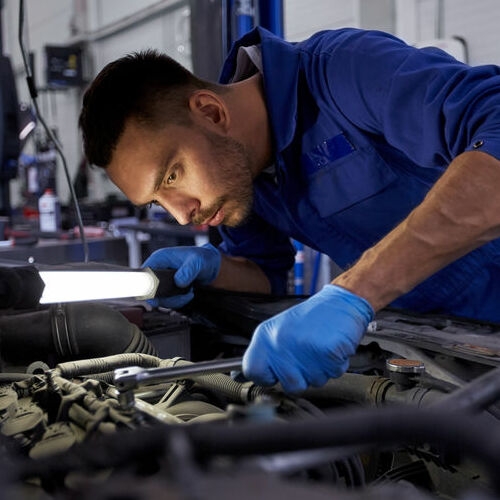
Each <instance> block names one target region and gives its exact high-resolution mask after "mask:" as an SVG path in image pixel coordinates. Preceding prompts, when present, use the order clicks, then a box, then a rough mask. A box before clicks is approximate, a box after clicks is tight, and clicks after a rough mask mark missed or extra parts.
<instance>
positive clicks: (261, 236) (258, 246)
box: [219, 214, 295, 295]
mask: <svg viewBox="0 0 500 500" xmlns="http://www.w3.org/2000/svg"><path fill="white" fill-rule="evenodd" d="M219 233H220V234H221V237H222V240H223V241H222V243H221V244H220V245H219V249H220V250H221V251H222V252H223V253H225V254H226V255H231V256H236V257H245V258H247V259H250V260H252V261H253V262H255V263H256V264H258V265H259V266H260V267H261V269H262V270H263V271H264V273H265V274H266V276H267V277H268V279H269V281H270V283H271V292H272V293H273V294H276V295H283V294H286V292H287V281H288V271H289V270H290V269H291V268H292V265H293V263H294V256H295V250H294V248H293V245H292V244H291V242H290V238H289V237H288V236H287V235H285V234H283V233H280V232H279V231H277V230H276V229H275V228H274V227H272V226H271V225H269V224H268V223H267V222H265V221H264V220H263V219H261V218H260V217H258V216H257V215H255V214H252V216H251V218H250V219H249V221H248V222H246V223H245V224H243V225H242V226H239V227H236V228H229V227H226V226H221V227H220V228H219Z"/></svg>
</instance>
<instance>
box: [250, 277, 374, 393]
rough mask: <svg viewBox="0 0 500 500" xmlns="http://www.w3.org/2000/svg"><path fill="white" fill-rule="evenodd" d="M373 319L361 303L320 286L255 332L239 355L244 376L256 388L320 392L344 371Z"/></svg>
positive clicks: (341, 291) (350, 295)
mask: <svg viewBox="0 0 500 500" xmlns="http://www.w3.org/2000/svg"><path fill="white" fill-rule="evenodd" d="M373 317H374V311H373V309H372V307H371V305H370V304H369V303H368V302H367V301H366V300H365V299H363V298H361V297H358V296H357V295H354V294H353V293H351V292H349V291H348V290H345V289H344V288H341V287H339V286H336V285H325V286H324V287H323V288H322V289H321V291H319V292H318V293H316V294H315V295H313V296H312V297H310V298H309V299H307V300H306V301H304V302H302V303H300V304H298V305H296V306H293V307H291V308H290V309H287V310H285V311H283V312H281V313H280V314H277V315H276V316H274V317H272V318H270V319H268V320H266V321H264V322H263V323H261V324H260V325H259V326H258V327H257V328H256V329H255V332H254V334H253V337H252V340H251V342H250V345H249V347H248V349H247V351H246V352H245V355H244V356H243V374H244V375H245V377H247V378H249V379H250V380H253V381H254V382H256V383H257V384H260V385H273V384H275V383H276V382H280V383H281V385H282V387H283V390H284V391H285V392H298V391H302V390H304V389H306V387H307V386H309V385H312V386H318V387H319V386H321V385H323V384H325V383H326V382H327V380H328V379H329V378H332V377H340V375H342V374H343V373H344V372H345V371H346V370H347V368H348V366H349V356H352V355H353V354H354V353H355V351H356V347H357V346H358V344H359V342H360V340H361V338H362V337H363V335H364V333H365V332H366V328H367V326H368V323H370V321H371V320H372V319H373Z"/></svg>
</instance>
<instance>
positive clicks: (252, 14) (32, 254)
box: [0, 0, 500, 292]
mask: <svg viewBox="0 0 500 500" xmlns="http://www.w3.org/2000/svg"><path fill="white" fill-rule="evenodd" d="M20 5H21V4H20V2H18V1H17V0H3V1H2V2H1V3H0V15H1V23H0V29H1V31H0V35H1V36H0V51H1V54H2V58H1V66H0V69H1V81H2V100H1V107H0V111H1V128H0V130H1V131H2V134H0V135H1V137H0V140H1V142H0V152H1V155H2V156H1V158H2V164H1V170H0V173H1V175H0V194H1V197H0V216H1V218H0V221H1V222H0V237H1V238H2V241H1V244H0V259H1V260H9V259H11V260H15V261H18V262H19V261H20V262H25V261H26V260H31V261H35V262H38V263H47V264H59V263H63V262H68V261H75V260H79V259H81V258H82V249H81V248H79V246H78V245H79V241H78V234H79V231H80V229H79V226H78V220H77V213H76V211H75V208H74V207H73V204H72V202H71V192H70V186H69V184H68V182H67V174H66V173H65V171H64V168H63V165H62V160H61V155H60V154H59V152H58V151H57V148H56V145H55V144H54V141H53V140H52V139H51V137H50V135H49V136H48V135H47V132H46V131H45V129H44V128H43V127H42V126H41V120H40V117H38V116H37V114H36V112H35V110H34V108H33V103H32V100H31V98H30V92H29V89H28V85H27V81H26V69H25V64H24V61H23V54H22V53H21V49H20V46H21V43H20V42H21V41H22V42H23V45H24V47H25V50H26V54H25V57H26V58H27V61H28V63H29V66H30V68H31V73H32V76H33V81H34V85H35V87H36V92H37V95H38V97H37V99H38V103H39V109H40V115H41V117H42V118H43V119H44V120H45V122H46V124H47V125H48V127H49V128H50V130H51V131H52V133H53V136H54V137H55V138H56V140H57V142H58V144H59V145H60V146H61V150H62V152H63V153H64V156H65V159H66V163H67V169H68V174H69V178H70V180H71V184H72V187H73V189H74V193H75V195H76V197H77V198H78V202H79V207H80V211H81V218H82V221H83V226H84V227H85V230H84V234H85V235H86V236H87V238H88V242H89V248H90V258H91V260H106V261H109V262H116V263H118V264H125V265H130V266H132V267H137V266H139V265H140V263H141V261H142V259H143V258H144V256H145V255H147V254H149V253H150V252H151V251H152V250H153V249H155V248H158V247H160V246H167V245H173V244H191V243H192V242H193V241H194V242H195V243H202V242H205V241H206V240H207V239H208V238H209V237H210V235H209V234H208V230H207V228H203V227H196V228H186V227H181V226H177V225H176V223H175V221H174V220H173V219H172V218H171V217H169V214H167V213H165V212H164V211H158V209H157V208H155V207H153V208H151V209H150V210H142V211H139V210H138V209H136V208H135V207H133V206H132V205H131V204H130V203H129V202H128V201H127V200H126V199H125V198H124V197H123V195H122V194H121V193H120V192H119V191H118V190H117V189H116V188H115V187H114V186H113V184H112V183H111V182H110V181H109V180H108V179H107V176H106V175H105V173H104V171H102V169H96V168H92V166H91V165H88V164H87V163H86V161H85V158H84V157H83V153H82V144H81V138H80V135H79V130H78V126H77V122H78V115H79V111H80V103H81V98H82V94H83V91H84V90H85V87H86V85H87V83H88V82H89V81H90V80H91V79H92V78H93V77H94V76H95V75H96V74H97V73H98V72H99V70H100V69H101V68H102V67H103V66H104V65H105V64H106V63H108V62H110V61H111V60H113V59H115V58H117V57H120V56H122V55H124V54H126V53H129V52H133V51H137V50H140V49H144V48H150V47H152V48H156V49H159V50H162V51H165V52H167V53H168V54H169V55H171V56H172V57H174V58H175V59H177V60H178V61H179V62H181V63H182V64H184V65H185V66H187V67H188V68H190V69H191V70H193V72H194V73H195V74H197V75H198V76H201V77H204V78H208V79H213V80H216V79H217V77H218V73H219V70H220V66H221V62H222V60H223V58H224V56H225V54H226V53H227V51H228V50H229V47H230V45H231V42H232V40H234V39H235V38H237V37H238V36H239V35H241V34H242V33H244V32H246V31H248V30H249V29H251V28H252V27H253V26H255V25H263V26H265V27H269V28H270V29H272V30H273V31H274V32H276V33H278V34H280V35H281V36H283V37H284V38H285V39H288V40H292V41H295V40H301V39H304V38H306V37H307V36H309V35H311V34H312V33H314V32H316V31H318V30H321V29H330V28H339V27H344V26H354V27H361V28H370V29H380V30H384V31H388V32H390V33H393V34H395V35H397V36H399V37H401V38H403V39H404V40H406V41H407V42H409V43H411V44H415V45H419V46H423V45H437V46H439V47H441V48H443V49H444V50H447V51H449V52H451V53H452V54H453V55H455V57H457V58H459V59H461V60H463V61H466V62H469V63H470V64H472V65H477V64H483V63H494V64H500V31H499V30H498V19H500V2H498V0H477V1H475V2H471V1H470V0H313V1H304V0H280V1H271V0H269V1H267V0H261V1H258V0H246V1H243V0H240V1H237V0H44V1H43V2H42V1H39V0H27V1H26V2H24V9H23V12H20ZM21 17H22V23H23V25H22V26H21ZM13 120H14V121H13ZM14 122H15V123H17V125H16V126H15V127H14V128H13V127H12V126H11V125H12V123H14ZM16 131H17V132H16ZM44 195H45V196H48V201H47V203H49V204H50V203H58V204H59V205H58V206H59V207H60V215H58V217H57V219H56V220H53V221H48V224H49V225H48V226H43V227H42V223H44V221H43V220H42V218H43V214H41V213H40V211H41V210H42V209H43V207H44V206H45V205H43V203H42V204H41V203H40V198H41V197H42V196H44ZM41 207H42V208H41ZM51 224H53V226H51ZM298 250H299V252H298V262H297V266H299V267H297V268H296V277H298V278H297V280H296V281H294V282H293V283H294V285H293V286H295V290H296V291H298V292H302V291H305V292H310V291H311V292H313V291H314V290H315V289H316V288H317V287H318V286H321V284H322V282H324V281H326V280H329V279H330V277H331V275H332V273H334V272H335V265H334V263H332V262H330V261H328V259H325V258H324V257H322V256H318V255H315V254H314V252H312V251H310V250H309V249H304V248H302V247H299V248H298ZM304 264H305V269H302V270H301V269H300V265H304ZM301 273H302V274H301ZM304 287H306V288H304Z"/></svg>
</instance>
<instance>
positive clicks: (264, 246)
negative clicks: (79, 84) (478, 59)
mask: <svg viewBox="0 0 500 500" xmlns="http://www.w3.org/2000/svg"><path fill="white" fill-rule="evenodd" d="M252 45H257V46H259V47H260V50H261V54H262V71H263V85H264V93H265V100H266V105H267V109H268V113H269V119H270V125H271V129H272V136H273V146H274V155H275V156H274V160H275V163H274V166H275V171H274V173H266V172H264V173H262V174H261V175H259V177H258V178H257V179H256V180H255V182H254V186H255V199H254V204H253V211H252V215H251V217H250V219H249V220H248V222H246V223H245V224H244V225H242V226H240V227H238V228H227V227H222V228H221V229H220V231H221V235H222V238H223V242H222V244H221V250H222V251H223V252H225V253H227V254H229V255H239V256H244V257H247V258H249V259H251V260H253V261H255V262H256V263H258V264H259V265H260V266H261V267H262V269H263V270H264V271H265V273H266V274H267V276H268V277H269V279H270V281H271V284H272V289H273V292H274V293H284V292H285V287H286V279H287V273H288V270H289V269H290V268H291V266H292V264H293V256H294V249H293V246H292V245H291V242H290V238H293V239H295V240H298V241H301V242H303V243H304V244H306V245H308V246H310V247H311V248H314V249H316V250H319V251H320V252H323V253H325V254H327V255H328V256H330V257H331V259H332V260H333V261H334V262H335V263H337V264H338V265H339V266H341V267H343V268H345V267H347V266H350V265H352V264H353V263H355V262H356V260H357V259H358V258H359V257H360V256H361V254H362V253H363V252H364V251H365V250H366V249H368V248H369V247H371V246H373V245H374V244H375V243H377V242H378V241H379V240H380V239H381V238H383V237H384V236H385V235H386V234H387V233H388V232H389V231H390V230H391V229H393V228H394V227H395V226H396V225H397V224H398V223H399V222H401V221H402V220H403V219H405V218H406V216H407V215H408V214H409V212H410V211H411V210H412V209H413V208H414V207H416V206H417V205H418V204H419V203H420V202H421V201H422V200H423V198H424V197H425V195H426V193H427V192H428V191H429V189H430V188H431V187H432V186H433V184H434V183H435V181H436V180H437V179H438V178H439V176H440V175H441V174H442V173H443V172H444V170H445V169H446V168H447V166H448V165H449V163H450V162H451V161H452V160H453V158H454V157H456V156H457V155H459V154H460V153H462V152H464V151H474V150H477V151H483V152H486V153H488V154H491V155H493V156H494V157H496V158H498V159H500V68H499V67H497V66H494V65H484V66H478V67H470V66H468V65H466V64H463V63H461V62H458V61H456V60H455V59H454V58H452V57H450V56H449V55H447V54H446V53H444V52H443V51H441V50H439V49H436V48H426V49H416V48H413V47H411V46H408V45H407V44H405V43H404V42H403V41H401V40H399V39H397V38H395V37H393V36H391V35H388V34H386V33H382V32H377V31H364V30H359V29H353V28H346V29H340V30H332V31H324V32H320V33H317V34H316V35H314V36H312V37H311V38H309V39H307V40H305V41H302V42H297V43H291V42H286V41H284V40H282V39H280V38H279V37H276V36H274V35H273V34H271V33H269V32H267V31H266V30H264V29H262V28H256V29H255V30H253V31H252V32H250V33H248V34H246V35H245V36H244V37H243V38H242V39H241V40H239V41H238V42H236V44H235V46H234V47H233V48H232V50H231V52H230V54H229V56H228V58H227V60H226V62H225V64H224V67H223V70H222V73H221V80H220V81H221V82H222V83H227V82H229V81H230V80H231V78H232V76H233V74H234V71H235V67H236V56H237V52H238V48H239V47H240V46H252ZM470 175H474V172H473V171H472V170H471V172H470ZM499 196H500V193H499ZM499 217H500V214H499ZM392 305H393V306H397V307H404V308H408V309H411V310H414V311H420V312H441V313H448V314H454V315H458V316H464V317H470V318H476V319H482V320H489V321H499V322H500V240H494V241H491V242H490V243H488V244H486V245H484V246H482V247H480V248H478V249H477V250H475V251H473V252H471V253H469V254H468V255H466V256H464V257H463V258H460V259H459V260H456V261H455V262H453V263H452V264H450V265H448V266H447V267H446V268H444V269H442V270H441V271H439V272H437V273H436V274H434V275H433V276H431V277H430V278H428V279H427V280H425V281H424V282H422V283H421V284H420V285H418V286H417V287H416V288H414V289H413V290H412V291H410V292H409V293H407V294H406V295H404V296H402V297H400V298H399V299H398V300H396V301H395V302H394V303H393V304H392Z"/></svg>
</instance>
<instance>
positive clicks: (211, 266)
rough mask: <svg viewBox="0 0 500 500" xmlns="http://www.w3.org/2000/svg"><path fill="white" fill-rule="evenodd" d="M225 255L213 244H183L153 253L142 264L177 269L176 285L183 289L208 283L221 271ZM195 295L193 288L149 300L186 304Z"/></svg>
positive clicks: (158, 303)
mask: <svg viewBox="0 0 500 500" xmlns="http://www.w3.org/2000/svg"><path fill="white" fill-rule="evenodd" d="M220 263H221V254H220V252H219V250H217V249H216V248H215V247H214V246H213V245H211V244H210V243H207V244H205V245H202V246H199V247H194V246H183V247H167V248H161V249H160V250H156V251H155V252H153V253H152V254H151V255H150V256H149V257H148V258H147V259H146V260H145V261H144V264H143V265H142V267H150V268H151V269H152V270H153V271H154V270H155V269H177V272H176V273H175V275H174V281H175V284H176V285H177V286H179V287H181V288H184V287H188V286H190V285H191V284H192V283H193V282H195V281H196V283H199V284H200V285H208V284H209V283H211V282H212V281H213V280H214V279H215V278H216V277H217V275H218V274H219V269H220ZM193 297H194V293H193V290H192V289H190V291H189V292H188V293H185V294H182V295H175V296H173V297H163V298H162V297H159V298H154V299H149V300H148V302H149V303H150V304H151V305H152V306H153V307H158V306H161V307H171V308H176V307H182V306H184V305H186V304H187V303H188V302H189V301H191V300H192V298H193Z"/></svg>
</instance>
